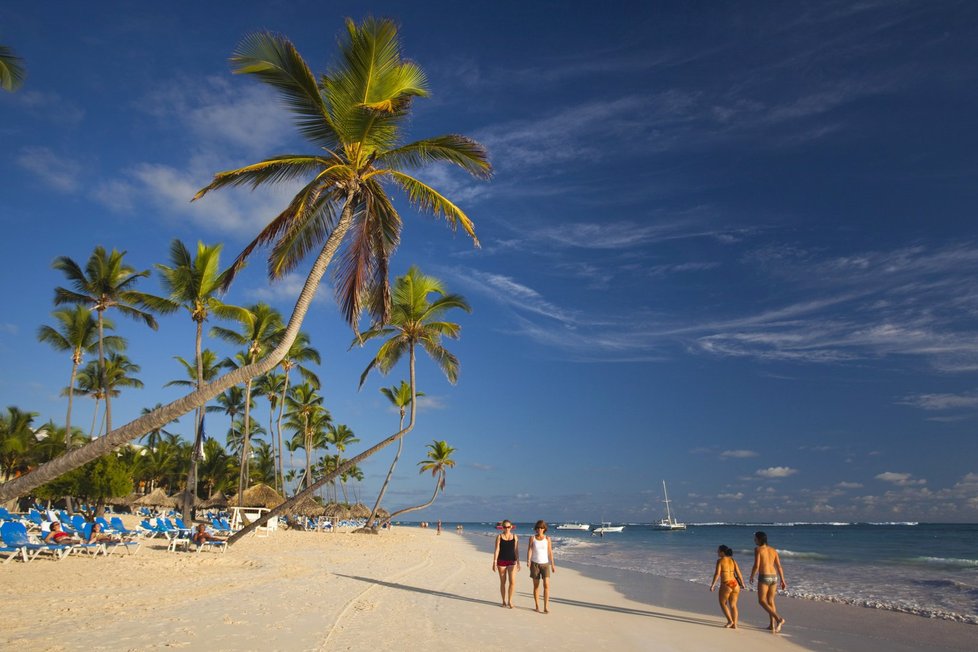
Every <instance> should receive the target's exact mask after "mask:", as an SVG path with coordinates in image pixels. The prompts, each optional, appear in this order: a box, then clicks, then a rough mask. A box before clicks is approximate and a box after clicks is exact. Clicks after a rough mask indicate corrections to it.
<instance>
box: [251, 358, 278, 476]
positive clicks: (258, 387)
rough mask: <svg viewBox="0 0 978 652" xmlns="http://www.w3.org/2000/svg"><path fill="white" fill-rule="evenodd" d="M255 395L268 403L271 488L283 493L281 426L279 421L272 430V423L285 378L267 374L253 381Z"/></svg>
mask: <svg viewBox="0 0 978 652" xmlns="http://www.w3.org/2000/svg"><path fill="white" fill-rule="evenodd" d="M253 389H254V391H255V393H257V394H259V395H260V396H264V397H265V400H267V401H268V434H269V435H270V436H272V437H273V438H274V439H273V440H272V441H273V449H274V453H275V458H276V462H275V473H274V474H273V475H274V477H273V478H272V482H270V483H269V484H272V486H274V487H275V490H276V491H279V492H284V491H285V489H284V485H282V484H281V480H282V424H281V421H280V422H279V424H278V428H276V429H275V430H273V429H272V427H273V426H272V421H273V419H274V418H275V408H276V407H279V402H280V400H281V399H282V392H283V390H284V389H285V376H284V375H283V374H279V373H275V372H269V373H267V374H265V375H264V376H261V377H259V378H258V380H257V381H255V386H254V388H253ZM281 412H282V411H281V408H280V409H279V414H281Z"/></svg>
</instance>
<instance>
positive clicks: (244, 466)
mask: <svg viewBox="0 0 978 652" xmlns="http://www.w3.org/2000/svg"><path fill="white" fill-rule="evenodd" d="M252 357H254V356H252ZM254 363H255V362H254V360H253V359H251V358H249V359H248V365H249V366H251V365H253V364H254ZM250 435H251V378H249V379H248V382H246V383H245V413H244V422H243V424H242V431H241V469H240V472H239V474H238V507H244V492H245V490H247V489H248V457H249V455H250V454H251V449H250V447H249V444H250V443H251V441H250V440H251V438H250Z"/></svg>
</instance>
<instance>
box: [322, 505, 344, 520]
mask: <svg viewBox="0 0 978 652" xmlns="http://www.w3.org/2000/svg"><path fill="white" fill-rule="evenodd" d="M349 513H350V510H348V509H347V508H346V507H343V505H340V504H339V503H330V504H328V505H326V507H324V508H323V514H324V515H325V516H328V517H330V518H346V517H347V516H348V515H349Z"/></svg>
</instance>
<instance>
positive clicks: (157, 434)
mask: <svg viewBox="0 0 978 652" xmlns="http://www.w3.org/2000/svg"><path fill="white" fill-rule="evenodd" d="M161 407H162V404H161V403H157V404H156V405H154V406H153V407H151V408H143V409H142V411H141V412H140V414H149V413H150V412H152V411H153V410H158V409H160V408H161ZM170 423H176V419H174V420H173V421H171V422H170ZM166 425H169V424H166ZM172 435H173V433H172V432H168V431H167V430H165V429H164V427H163V426H160V427H159V428H153V429H152V430H150V431H149V432H147V433H146V434H145V435H143V436H142V437H141V439H145V440H146V447H147V448H150V449H153V448H156V447H157V446H158V445H159V443H160V441H162V440H163V437H168V436H172Z"/></svg>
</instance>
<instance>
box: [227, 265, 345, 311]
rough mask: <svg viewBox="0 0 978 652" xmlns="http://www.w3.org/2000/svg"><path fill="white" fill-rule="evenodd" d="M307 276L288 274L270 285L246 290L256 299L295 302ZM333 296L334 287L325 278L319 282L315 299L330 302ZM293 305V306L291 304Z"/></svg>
mask: <svg viewBox="0 0 978 652" xmlns="http://www.w3.org/2000/svg"><path fill="white" fill-rule="evenodd" d="M305 283H306V277H305V276H302V275H300V274H296V273H290V274H286V275H285V276H283V277H282V278H280V279H277V280H275V281H269V283H268V285H266V286H263V287H257V288H250V289H246V290H245V291H244V294H245V296H248V297H250V298H252V299H254V300H256V301H264V302H266V303H270V304H274V303H281V302H291V303H295V300H296V298H297V297H298V296H299V294H300V293H301V292H302V288H303V287H304V286H305ZM332 298H333V289H332V287H331V286H330V285H329V284H328V283H327V282H326V280H325V279H323V280H322V281H320V282H319V287H317V288H316V294H315V296H314V297H313V301H315V302H317V303H329V302H330V301H331V300H332ZM290 307H291V306H290Z"/></svg>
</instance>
